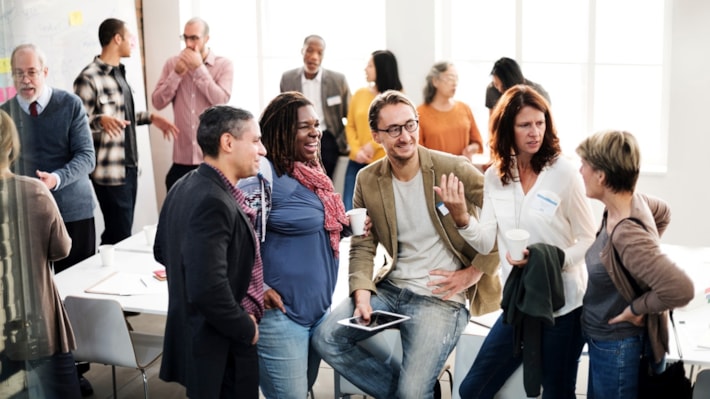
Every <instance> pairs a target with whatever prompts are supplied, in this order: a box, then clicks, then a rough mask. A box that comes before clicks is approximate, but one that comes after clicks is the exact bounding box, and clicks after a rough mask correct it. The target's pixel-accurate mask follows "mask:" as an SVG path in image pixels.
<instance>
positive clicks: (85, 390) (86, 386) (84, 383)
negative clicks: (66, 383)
mask: <svg viewBox="0 0 710 399" xmlns="http://www.w3.org/2000/svg"><path fill="white" fill-rule="evenodd" d="M79 388H81V396H82V397H87V396H91V395H93V394H94V387H92V386H91V383H90V382H89V380H87V379H86V378H84V377H79Z"/></svg>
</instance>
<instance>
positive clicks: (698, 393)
mask: <svg viewBox="0 0 710 399" xmlns="http://www.w3.org/2000/svg"><path fill="white" fill-rule="evenodd" d="M707 398H710V370H701V371H700V372H699V373H698V375H697V376H696V377H695V386H694V387H693V399H707Z"/></svg>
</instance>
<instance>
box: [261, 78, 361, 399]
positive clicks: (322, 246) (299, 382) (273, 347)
mask: <svg viewBox="0 0 710 399" xmlns="http://www.w3.org/2000/svg"><path fill="white" fill-rule="evenodd" d="M259 124H260V125H261V131H262V141H263V143H264V146H265V147H266V149H267V154H268V155H267V159H268V161H269V164H270V167H271V172H272V173H271V177H272V180H273V182H272V192H271V211H270V213H269V215H268V219H267V223H266V232H265V234H264V237H262V240H263V243H262V246H261V251H262V259H263V262H264V283H265V285H266V287H264V289H265V291H264V305H265V308H266V312H265V315H264V318H263V319H262V320H261V324H260V326H259V342H258V351H259V373H260V377H259V378H260V381H259V385H260V386H261V390H262V392H263V394H264V396H266V397H267V398H277V397H278V398H298V399H303V398H305V397H306V396H307V392H308V391H309V390H310V388H311V387H312V386H313V383H314V382H315V380H316V376H317V374H318V367H319V365H320V357H319V356H318V355H317V354H316V352H315V351H313V350H312V348H311V346H310V337H311V333H312V332H313V331H314V330H315V328H316V326H318V324H319V323H320V322H321V320H322V319H324V318H325V315H326V314H327V312H328V309H329V308H330V305H331V300H332V296H333V290H334V289H335V283H336V280H337V277H338V247H339V243H340V238H341V234H342V232H343V227H344V226H345V225H348V224H349V223H348V218H347V216H346V215H345V209H344V207H343V202H342V200H341V198H340V195H339V194H337V193H335V192H334V190H333V184H332V182H331V181H330V179H329V178H328V176H327V175H326V174H325V172H324V171H323V167H322V165H321V162H320V158H319V153H320V139H321V135H322V133H321V131H320V129H319V125H320V123H319V120H318V116H317V114H316V112H315V109H314V108H313V105H312V104H311V102H310V101H309V100H308V99H306V97H304V96H303V95H302V94H301V93H298V92H285V93H282V94H279V95H278V96H277V97H276V98H274V99H273V100H272V101H271V103H269V105H268V106H267V107H266V109H265V110H264V113H263V114H262V116H261V120H260V121H259ZM266 175H267V176H268V173H266Z"/></svg>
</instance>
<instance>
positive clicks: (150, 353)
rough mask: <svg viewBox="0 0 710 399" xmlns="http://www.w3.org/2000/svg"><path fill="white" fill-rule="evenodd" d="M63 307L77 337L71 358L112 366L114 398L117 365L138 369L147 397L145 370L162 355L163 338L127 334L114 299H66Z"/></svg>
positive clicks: (120, 312) (71, 297)
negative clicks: (75, 347)
mask: <svg viewBox="0 0 710 399" xmlns="http://www.w3.org/2000/svg"><path fill="white" fill-rule="evenodd" d="M64 307H65V308H66V310H67V314H68V315H69V320H70V321H71V325H72V329H73V330H74V335H75V337H76V344H77V349H76V351H74V359H75V360H77V361H86V362H92V363H101V364H107V365H111V373H112V377H113V397H114V398H116V397H117V396H116V366H120V367H130V368H134V369H138V370H140V371H141V374H142V375H143V394H144V397H145V398H146V399H147V398H148V378H147V376H146V373H145V369H146V368H148V367H149V366H150V365H151V364H152V363H153V362H155V361H156V360H157V359H158V358H159V357H160V355H161V354H162V353H163V337H162V336H160V335H153V334H145V333H140V332H135V331H130V330H129V327H128V324H127V322H126V319H125V317H124V316H123V310H122V308H121V305H120V304H119V303H118V302H117V301H115V300H113V299H97V298H85V297H75V296H67V297H66V299H65V300H64Z"/></svg>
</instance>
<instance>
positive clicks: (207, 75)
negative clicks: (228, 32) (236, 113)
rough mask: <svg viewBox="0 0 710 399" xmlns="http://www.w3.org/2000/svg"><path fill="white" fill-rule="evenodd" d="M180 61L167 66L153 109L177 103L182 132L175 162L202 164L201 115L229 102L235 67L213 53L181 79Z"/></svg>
mask: <svg viewBox="0 0 710 399" xmlns="http://www.w3.org/2000/svg"><path fill="white" fill-rule="evenodd" d="M178 59H179V57H178V56H175V57H172V58H170V59H169V60H168V61H167V62H166V63H165V66H164V67H163V72H162V73H161V75H160V80H159V81H158V84H157V86H156V87H155V91H153V96H152V100H153V106H154V107H155V108H157V109H159V110H160V109H163V108H165V107H167V106H168V104H170V103H172V104H173V114H174V116H175V125H176V126H177V128H178V129H179V130H180V133H179V134H178V136H177V139H175V143H174V144H173V162H174V163H176V164H180V165H199V164H200V163H201V162H202V150H201V149H200V146H199V145H198V144H197V126H198V125H199V123H200V114H201V113H202V111H204V110H205V109H207V108H209V107H211V106H212V105H218V104H226V103H227V102H228V101H229V97H230V96H231V95H232V80H233V78H234V76H233V75H234V67H233V65H232V61H230V60H229V59H227V58H224V57H219V56H216V55H215V54H214V52H213V51H212V50H210V51H209V53H208V54H207V58H205V61H204V63H203V64H202V65H201V66H200V67H199V68H197V69H195V70H193V71H188V72H187V73H185V74H184V75H182V76H181V75H178V74H177V73H175V64H177V62H178Z"/></svg>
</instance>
